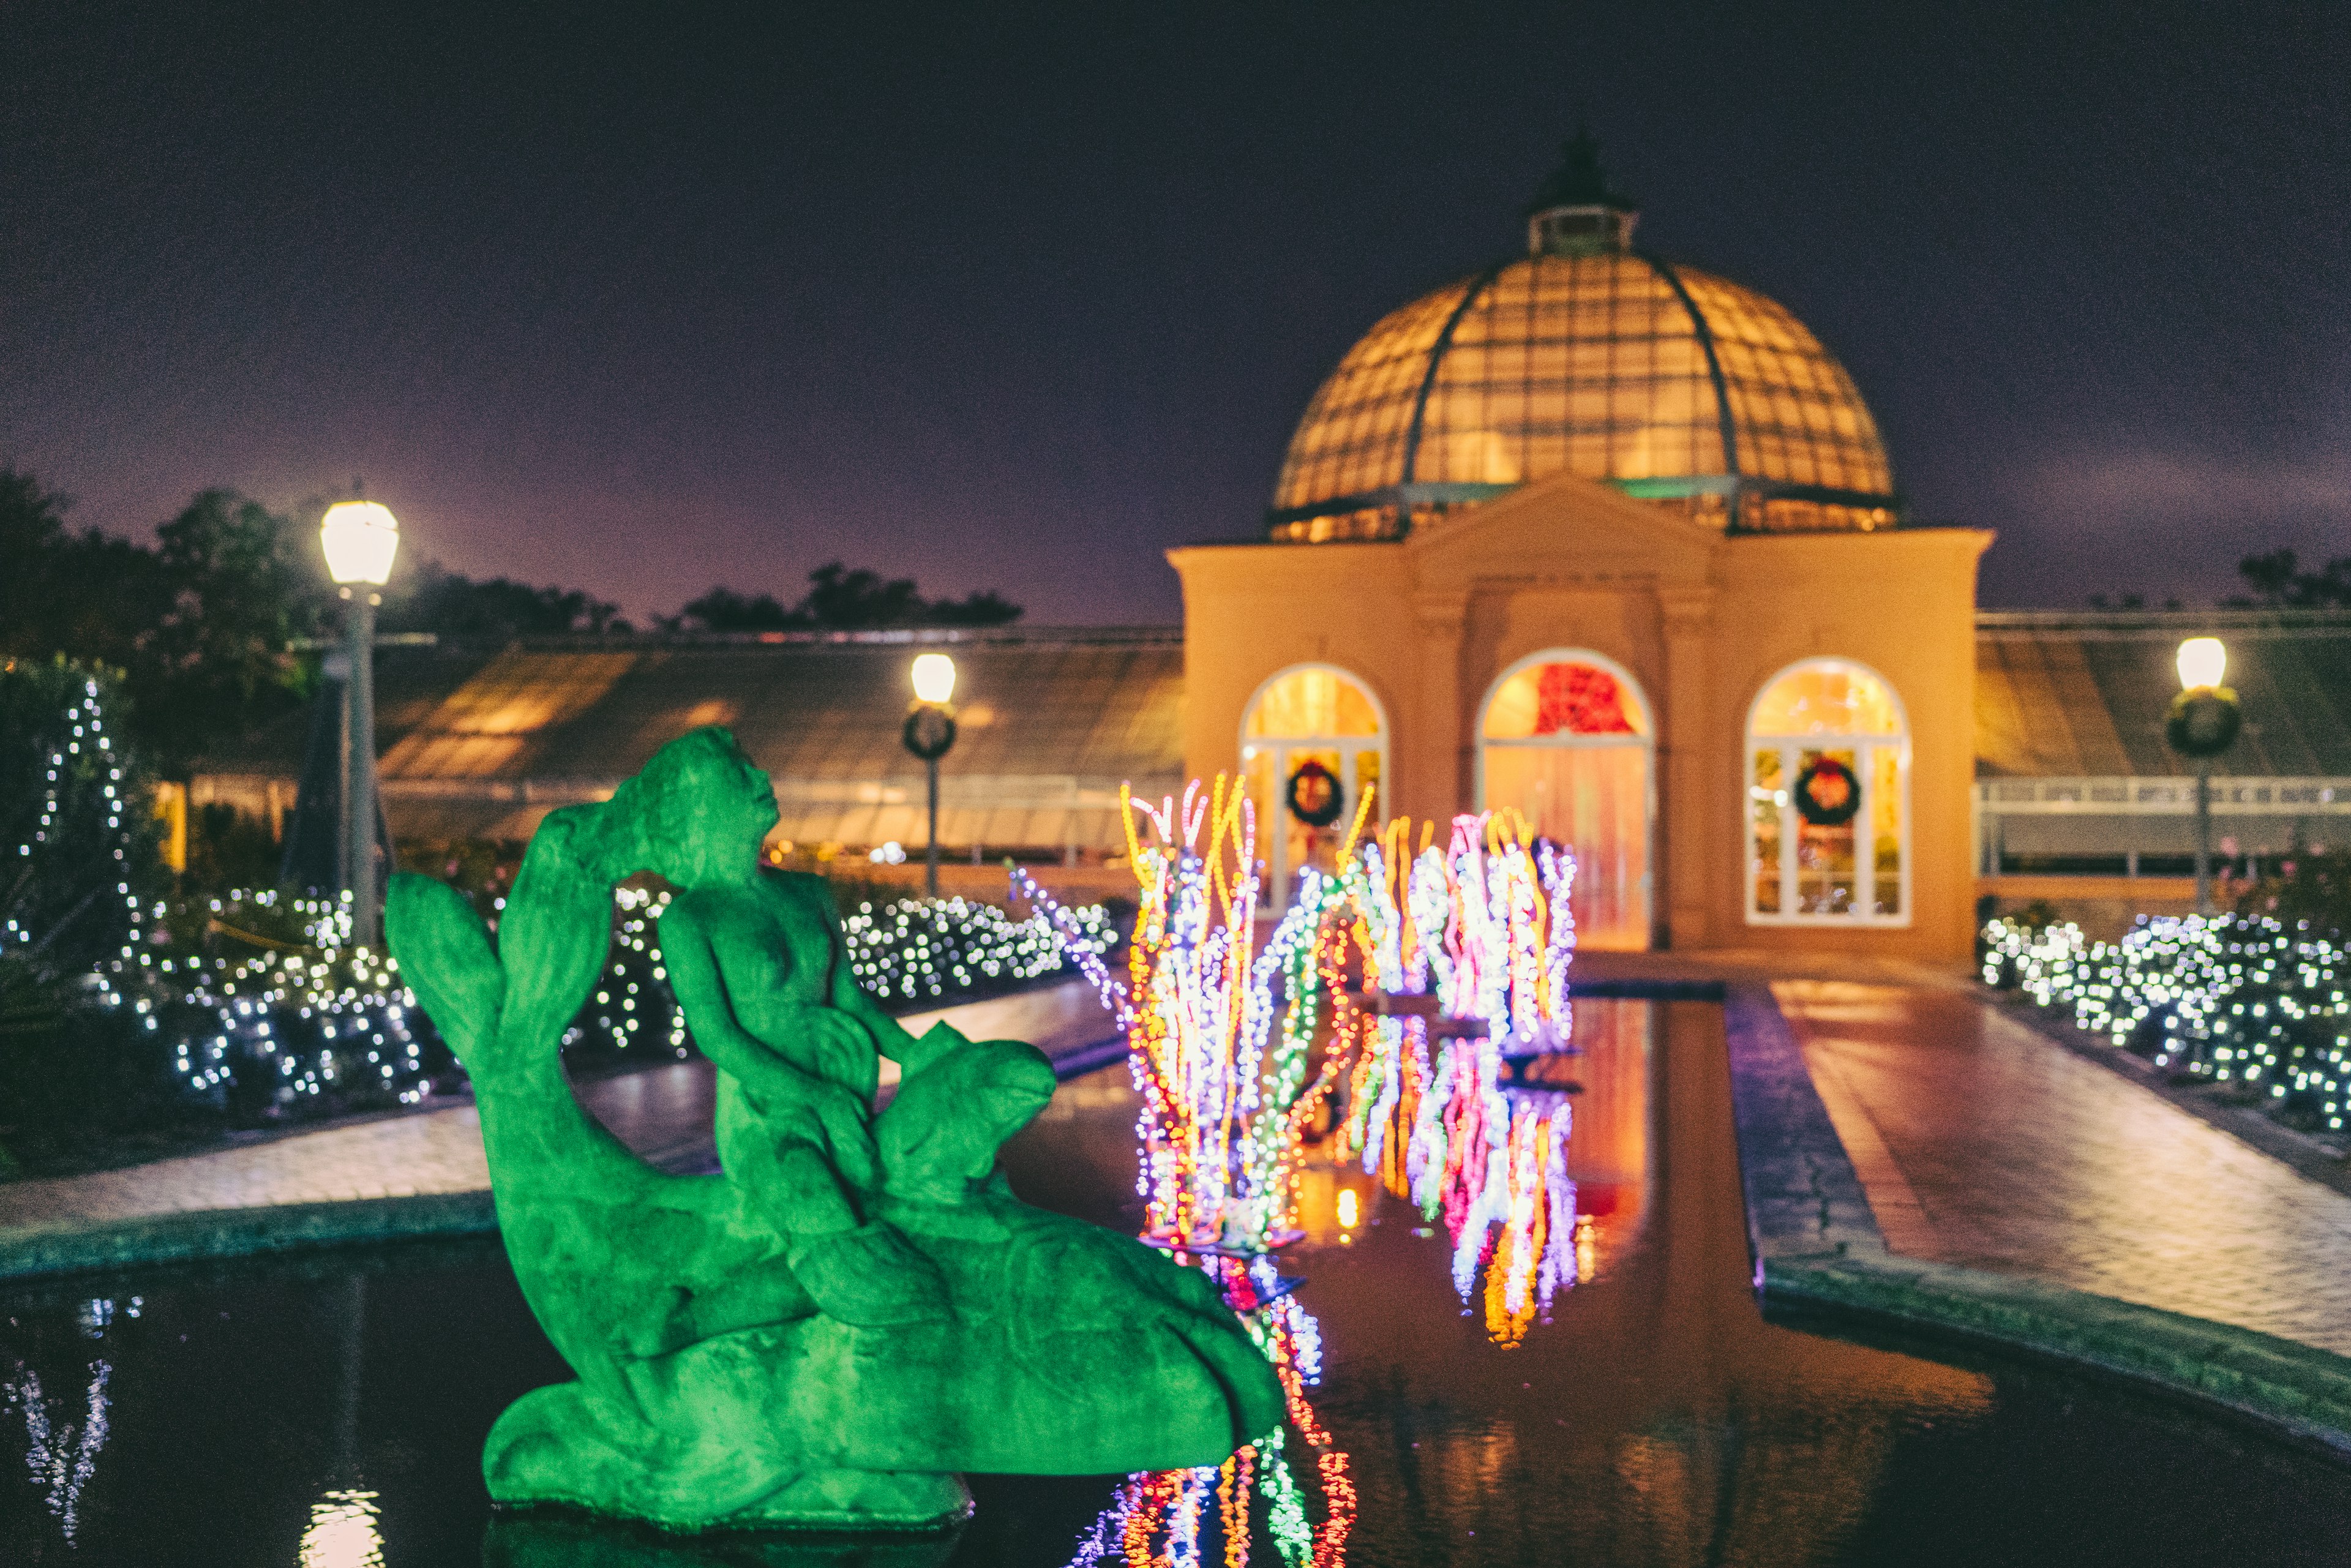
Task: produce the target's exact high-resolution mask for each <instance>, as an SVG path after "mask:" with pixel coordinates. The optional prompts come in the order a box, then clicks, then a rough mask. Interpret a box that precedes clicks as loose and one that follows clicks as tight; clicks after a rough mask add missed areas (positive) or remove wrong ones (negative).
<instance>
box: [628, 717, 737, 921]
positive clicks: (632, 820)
mask: <svg viewBox="0 0 2351 1568" xmlns="http://www.w3.org/2000/svg"><path fill="white" fill-rule="evenodd" d="M606 810H607V812H608V813H609V814H610V816H611V820H613V821H614V822H615V823H616V825H618V826H620V827H622V829H623V833H622V838H621V839H620V840H619V841H618V842H617V843H616V849H618V850H619V852H620V853H621V855H622V858H623V859H632V861H633V863H632V864H631V865H629V866H628V867H626V868H625V869H623V868H622V867H619V866H617V865H616V866H614V867H612V868H611V869H612V871H613V873H614V876H615V879H616V880H617V879H618V878H619V877H621V876H624V875H626V874H628V873H630V872H638V871H651V872H658V873H661V874H662V875H663V876H665V877H667V878H668V879H669V880H670V881H672V882H674V883H677V884H678V885H679V886H681V887H696V886H701V885H703V884H705V883H713V882H741V881H744V880H745V879H747V877H749V876H750V875H751V874H752V873H754V872H755V871H756V870H757V868H758V860H759V845H760V843H761V842H762V841H764V840H765V839H766V838H767V836H768V830H769V829H771V828H773V827H774V826H775V825H776V791H775V787H774V785H773V784H771V783H770V782H769V781H768V776H767V774H766V773H764V772H762V771H761V770H760V769H759V768H757V767H755V766H754V765H753V764H752V761H751V759H750V758H748V757H747V756H745V755H744V752H743V748H742V747H741V746H739V745H737V743H736V740H735V736H734V732H733V731H731V730H726V729H721V728H718V727H715V726H714V727H709V728H705V729H696V730H689V731H688V732H687V733H685V734H684V735H682V736H679V737H677V738H676V739H675V740H673V741H671V742H670V743H669V744H668V745H667V746H664V747H662V748H661V749H660V750H659V751H657V752H655V753H653V760H652V761H650V762H648V763H646V764H645V765H644V767H643V768H641V769H639V771H638V773H637V776H636V777H635V778H633V779H629V780H628V781H627V782H626V783H624V784H622V786H621V788H620V789H618V790H617V791H615V792H614V794H613V796H612V800H611V804H610V805H609V806H608V807H607V808H606ZM622 845H625V848H621V847H620V846H622Z"/></svg>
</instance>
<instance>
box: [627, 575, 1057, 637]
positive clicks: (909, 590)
mask: <svg viewBox="0 0 2351 1568" xmlns="http://www.w3.org/2000/svg"><path fill="white" fill-rule="evenodd" d="M1020 613H1021V612H1020V606H1019V605H1018V604H1014V603H1012V602H1010V601H1008V600H1006V599H1004V598H1003V597H1001V596H1000V595H998V594H997V593H996V592H994V591H984V592H979V593H974V594H971V595H968V596H967V597H966V598H962V599H925V598H924V597H923V596H922V594H921V593H920V592H919V591H917V590H916V589H915V587H914V579H913V578H911V577H893V578H888V579H884V578H883V576H882V575H881V574H880V573H879V572H873V571H868V570H865V569H864V568H862V567H859V568H857V569H855V570H851V569H850V568H849V567H847V566H845V565H843V564H842V563H841V562H840V561H837V560H836V561H832V562H830V563H828V564H827V565H824V566H820V567H818V568H817V569H816V570H814V571H812V572H810V573H809V591H808V592H807V593H805V594H803V595H802V596H801V597H800V601H799V603H797V604H792V605H785V604H782V603H779V602H778V601H777V600H776V599H775V598H774V597H773V596H772V595H770V594H765V593H761V594H753V595H747V594H741V593H737V592H736V591H734V590H732V589H728V588H714V589H712V590H711V591H709V592H707V593H705V594H704V595H703V596H702V597H701V598H699V599H696V600H695V601H692V602H690V603H689V604H687V605H686V607H685V608H684V609H683V610H681V611H679V612H677V613H676V614H675V615H671V616H665V617H664V618H663V621H662V624H663V625H664V627H666V628H668V629H669V630H671V631H694V632H874V631H883V630H888V629H891V628H894V627H903V626H1002V625H1005V624H1006V623H1008V622H1013V621H1018V620H1019V619H1020Z"/></svg>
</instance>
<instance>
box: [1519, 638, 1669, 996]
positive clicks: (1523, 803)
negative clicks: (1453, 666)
mask: <svg viewBox="0 0 2351 1568" xmlns="http://www.w3.org/2000/svg"><path fill="white" fill-rule="evenodd" d="M1655 734H1656V731H1655V728H1654V726H1653V725H1652V722H1651V719H1650V715H1649V704H1648V701H1647V699H1646V697H1644V696H1643V695H1642V694H1641V688H1640V684H1639V683H1638V682H1636V681H1635V680H1634V679H1633V676H1632V674H1631V672H1630V671H1628V670H1626V669H1625V667H1624V666H1623V665H1621V664H1617V663H1616V662H1615V661H1614V660H1613V659H1607V658H1604V657H1602V656H1601V655H1600V654H1598V653H1587V652H1585V651H1583V650H1582V649H1575V648H1562V649H1553V650H1551V651H1550V652H1547V653H1537V654H1535V655H1534V656H1532V657H1531V658H1526V659H1521V660H1520V661H1519V662H1518V663H1517V664H1513V665H1511V666H1510V668H1509V669H1508V670H1506V671H1504V672H1503V673H1502V678H1501V679H1500V680H1499V681H1496V682H1495V683H1494V685H1493V689H1492V690H1491V691H1489V693H1487V695H1486V706H1485V707H1484V709H1483V710H1482V712H1481V713H1480V714H1479V725H1478V736H1479V747H1478V803H1479V807H1480V808H1482V809H1484V810H1500V809H1501V808H1503V807H1505V806H1515V807H1517V808H1518V809H1519V810H1520V811H1523V812H1525V813H1526V815H1527V818H1528V820H1529V821H1531V822H1532V823H1533V824H1534V829H1535V831H1537V832H1538V833H1541V834H1542V835H1544V836H1545V837H1546V838H1551V839H1556V840H1557V841H1560V842H1562V843H1563V844H1567V845H1570V846H1571V847H1573V849H1574V851H1575V862H1576V871H1575V891H1574V894H1573V897H1572V900H1571V904H1572V906H1573V909H1574V911H1575V938H1576V942H1577V944H1578V945H1579V946H1585V947H1594V948H1610V949H1615V950H1619V951H1625V950H1638V949H1641V948H1645V947H1646V946H1649V931H1650V918H1649V901H1650V875H1649V838H1650V822H1651V820H1652V819H1653V818H1654V817H1655V815H1656V793H1655V787H1654V785H1653V783H1652V779H1653V778H1654V777H1655V769H1654V768H1653V767H1652V758H1653V753H1654V750H1655V746H1656V741H1655Z"/></svg>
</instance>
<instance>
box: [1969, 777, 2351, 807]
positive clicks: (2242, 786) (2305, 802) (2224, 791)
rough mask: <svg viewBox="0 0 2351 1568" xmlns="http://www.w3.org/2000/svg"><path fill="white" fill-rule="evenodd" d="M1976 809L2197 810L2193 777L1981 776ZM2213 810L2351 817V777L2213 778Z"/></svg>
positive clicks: (1977, 790) (1977, 788)
mask: <svg viewBox="0 0 2351 1568" xmlns="http://www.w3.org/2000/svg"><path fill="white" fill-rule="evenodd" d="M1975 793H1976V810H1977V812H1978V814H1979V815H1981V816H1987V817H2064V816H2083V817H2181V816H2190V815H2193V814H2194V812H2195V810H2196V780H2195V779H2194V778H2192V777H2176V776H2171V775H2165V776H2162V777H2157V778H2145V779H2134V778H2103V779H1979V780H1977V782H1976V791H1975ZM2212 810H2214V811H2215V812H2217V813H2219V814H2220V815H2224V816H2231V817H2306V816H2314V815H2351V779H2249V778H2241V777H2230V776H2223V777H2220V778H2217V779H2213V780H2212Z"/></svg>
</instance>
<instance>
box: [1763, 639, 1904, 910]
mask: <svg viewBox="0 0 2351 1568" xmlns="http://www.w3.org/2000/svg"><path fill="white" fill-rule="evenodd" d="M1746 815H1747V867H1748V871H1747V920H1748V924H1750V925H1815V924H1822V923H1835V924H1839V925H1909V924H1910V727H1909V724H1908V722H1907V720H1906V719H1905V718H1904V716H1903V713H1902V703H1901V700H1900V699H1899V698H1898V697H1896V695H1895V693H1894V688H1893V687H1892V686H1891V685H1888V684H1887V683H1886V679H1885V677H1884V676H1882V675H1880V674H1877V673H1876V671H1874V670H1871V669H1868V668H1865V666H1863V665H1861V664H1855V662H1854V661H1852V660H1850V659H1807V660H1805V661H1804V662H1803V663H1802V664H1791V665H1789V666H1788V667H1787V668H1786V669H1784V670H1782V671H1781V672H1780V673H1779V674H1776V675H1774V676H1772V677H1771V679H1770V680H1769V681H1767V682H1765V683H1764V685H1763V689H1762V691H1761V692H1760V693H1759V694H1757V695H1756V698H1755V704H1754V706H1753V707H1752V708H1750V710H1749V712H1748V717H1747V813H1746Z"/></svg>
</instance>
